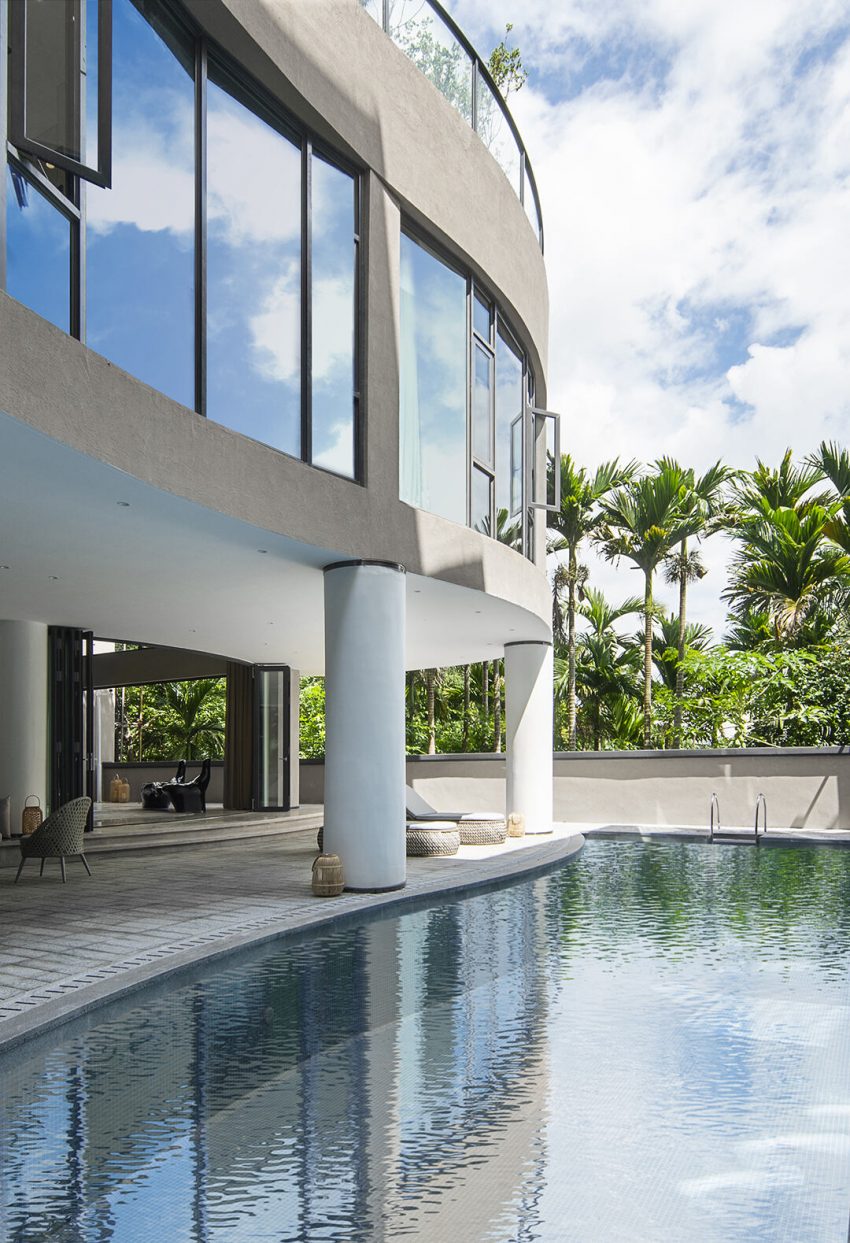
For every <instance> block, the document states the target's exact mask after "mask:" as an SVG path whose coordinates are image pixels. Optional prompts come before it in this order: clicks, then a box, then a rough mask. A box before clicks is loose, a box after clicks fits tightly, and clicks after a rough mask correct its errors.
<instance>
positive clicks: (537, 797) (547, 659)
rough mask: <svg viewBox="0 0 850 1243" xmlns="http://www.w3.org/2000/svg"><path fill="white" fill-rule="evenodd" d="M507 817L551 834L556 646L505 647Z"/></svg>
mask: <svg viewBox="0 0 850 1243" xmlns="http://www.w3.org/2000/svg"><path fill="white" fill-rule="evenodd" d="M505 717H506V725H507V812H508V815H510V814H511V813H512V812H518V813H519V814H521V815H523V816H525V827H526V832H527V833H551V831H552V745H553V743H552V645H551V643H535V642H531V643H509V644H507V645H506V646H505Z"/></svg>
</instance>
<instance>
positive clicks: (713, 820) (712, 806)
mask: <svg viewBox="0 0 850 1243" xmlns="http://www.w3.org/2000/svg"><path fill="white" fill-rule="evenodd" d="M759 817H761V833H759ZM720 833H721V829H720V800H719V799H718V797H717V795H716V794H715V793H714V792H712V795H711V801H710V802H709V805H708V840H709V841H710V842H713V841H714V839H715V838H716V837H719V836H720ZM753 833H754V836H755V843H756V845H757V846H758V844H759V842H760V841H761V839H762V838H763V837H764V836H765V835H766V834H767V799H766V798H765V797H764V795H763V794H759V796H758V798H757V799H756V815H755V821H754V823H753ZM726 840H727V841H730V840H735V839H730V838H727V839H726Z"/></svg>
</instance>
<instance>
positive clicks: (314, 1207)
mask: <svg viewBox="0 0 850 1243" xmlns="http://www.w3.org/2000/svg"><path fill="white" fill-rule="evenodd" d="M541 894H542V888H541V887H538V888H537V889H536V890H535V891H534V892H533V893H530V892H529V888H528V887H527V886H523V887H521V888H518V889H515V890H509V891H505V892H503V893H501V894H499V895H498V896H496V897H493V896H487V897H478V898H474V899H471V900H468V901H466V902H462V903H454V904H452V905H449V906H445V907H438V908H434V909H432V910H430V911H427V910H425V911H421V912H418V913H415V914H412V915H407V916H403V917H401V918H386V919H383V920H378V921H373V922H371V923H369V924H367V925H365V926H362V927H359V928H351V929H349V930H347V931H341V932H337V933H327V934H325V935H324V936H322V937H321V938H319V939H316V940H313V941H307V940H305V941H303V942H301V943H300V944H298V943H287V944H286V945H284V946H283V947H277V948H274V949H266V950H264V951H262V952H260V951H257V952H255V953H254V954H253V955H252V956H251V960H250V961H247V962H245V963H244V964H243V965H242V966H240V967H238V968H237V967H230V968H226V969H224V970H223V971H221V972H219V973H216V974H211V975H209V976H208V978H206V979H201V980H199V981H198V982H197V983H196V984H190V985H186V986H184V987H182V988H179V989H177V990H174V991H173V992H172V993H171V994H170V995H169V994H168V992H167V991H166V990H165V989H164V988H161V989H160V990H159V995H158V996H157V995H154V996H153V997H152V998H151V999H150V1000H149V1001H148V1003H147V1004H146V1005H145V1007H144V1008H143V1009H141V1008H134V1009H131V1010H129V1011H126V1010H125V1011H124V1012H123V1013H118V1014H117V1015H116V1016H115V1017H113V1018H110V1017H109V1015H108V1014H107V1015H105V1016H104V1018H103V1019H102V1020H100V1021H96V1022H95V1023H94V1024H93V1025H92V1027H91V1029H90V1030H89V1031H88V1032H87V1033H83V1032H81V1033H80V1034H79V1035H78V1036H77V1037H75V1038H74V1039H72V1040H70V1041H68V1042H67V1043H66V1044H65V1045H64V1046H63V1047H62V1049H61V1050H60V1051H55V1052H54V1051H53V1050H52V1049H51V1044H54V1043H55V1042H53V1041H50V1040H45V1041H44V1042H43V1044H42V1047H41V1050H40V1051H37V1052H36V1055H35V1056H33V1055H32V1054H29V1055H28V1056H27V1057H26V1058H25V1059H21V1061H20V1062H19V1063H18V1065H17V1067H15V1068H13V1070H12V1072H11V1073H10V1075H9V1077H8V1082H9V1090H8V1092H7V1094H6V1097H5V1100H4V1103H3V1106H2V1108H3V1115H2V1122H3V1125H4V1128H5V1130H4V1134H6V1135H8V1136H9V1140H10V1142H9V1146H8V1148H7V1152H8V1160H7V1161H6V1162H5V1163H4V1164H5V1168H4V1188H5V1191H4V1194H5V1196H6V1204H7V1219H8V1220H9V1222H10V1223H14V1222H16V1221H18V1220H21V1219H26V1220H27V1221H28V1223H29V1227H30V1229H32V1230H35V1228H36V1226H38V1227H39V1228H42V1229H43V1228H45V1226H46V1224H47V1222H48V1221H51V1220H52V1221H54V1222H55V1221H60V1220H61V1221H63V1222H65V1224H66V1228H67V1229H69V1230H71V1231H74V1230H81V1229H82V1225H83V1224H85V1225H86V1226H87V1227H88V1228H90V1229H91V1228H93V1226H94V1224H95V1223H97V1224H98V1225H99V1227H100V1228H102V1230H103V1232H104V1234H106V1233H108V1229H110V1228H111V1229H113V1230H115V1231H116V1237H122V1232H123V1237H132V1236H131V1228H132V1225H133V1223H135V1222H141V1221H143V1220H144V1214H145V1213H157V1212H162V1211H163V1210H162V1208H159V1209H158V1208H157V1207H156V1206H157V1205H159V1206H166V1205H167V1206H168V1209H167V1211H168V1214H169V1227H170V1228H173V1230H174V1234H173V1237H185V1238H188V1239H198V1240H200V1239H204V1238H225V1237H227V1238H236V1237H244V1232H245V1231H248V1230H250V1231H252V1232H253V1233H252V1235H251V1237H255V1238H260V1237H264V1234H263V1232H264V1231H268V1232H270V1233H271V1235H272V1237H285V1238H294V1237H297V1238H303V1239H311V1240H312V1239H316V1238H321V1237H325V1233H326V1232H327V1231H328V1230H329V1228H330V1227H333V1229H335V1230H336V1231H337V1233H336V1234H332V1235H331V1236H330V1237H340V1238H343V1237H344V1238H363V1239H370V1240H371V1239H380V1238H390V1237H397V1235H402V1236H403V1235H404V1234H405V1233H406V1234H408V1235H409V1236H410V1237H414V1238H419V1239H425V1240H434V1243H437V1241H438V1240H444V1239H446V1238H452V1237H460V1238H470V1239H475V1238H479V1237H480V1238H483V1237H489V1235H488V1231H493V1230H494V1229H496V1228H499V1230H500V1231H501V1232H502V1233H501V1234H500V1235H499V1237H511V1238H515V1237H526V1235H525V1234H524V1233H522V1231H525V1232H527V1233H528V1236H529V1237H533V1236H532V1235H531V1233H530V1232H531V1228H532V1227H533V1226H534V1225H535V1216H534V1214H535V1202H536V1198H537V1194H538V1191H539V1186H540V1185H541V1183H542V1180H543V1172H544V1168H545V1165H546V1161H547V1151H546V1141H545V1126H546V1110H545V1105H546V1098H547V1092H548V1074H549V1072H548V1052H547V1047H546V1035H545V1032H546V1022H545V1016H546V993H545V965H544V964H543V963H542V962H541V958H540V952H539V951H540V942H541V935H542V933H543V912H542V909H541V896H540V895H541ZM39 1082H40V1084H41V1086H40V1088H39V1093H40V1095H39V1094H34V1092H33V1084H35V1083H39ZM34 1096H35V1099H34ZM36 1165H37V1166H38V1168H39V1169H40V1171H45V1172H46V1173H47V1174H49V1179H48V1182H47V1184H46V1185H45V1184H44V1183H43V1180H42V1178H41V1177H40V1178H39V1179H38V1180H36V1179H33V1178H32V1169H33V1168H34V1166H36ZM172 1206H173V1212H174V1214H176V1215H177V1216H175V1217H174V1218H172V1217H171V1214H172ZM180 1231H183V1233H180ZM275 1231H277V1233H275ZM228 1232H229V1233H228ZM323 1232H325V1233H323Z"/></svg>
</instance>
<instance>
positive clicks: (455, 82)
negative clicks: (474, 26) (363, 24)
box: [389, 0, 472, 125]
mask: <svg viewBox="0 0 850 1243" xmlns="http://www.w3.org/2000/svg"><path fill="white" fill-rule="evenodd" d="M389 33H390V37H391V39H392V40H393V42H394V43H396V44H397V45H398V46H399V47H400V48H401V50H402V51H403V52H404V53H405V55H406V56H409V57H410V59H411V60H412V61H413V63H414V64H415V65H416V67H417V68H418V69H419V70H421V72H422V73H424V74H425V77H426V78H429V79H430V80H431V82H433V83H434V86H436V88H437V90H438V91H439V92H440V94H441V95H443V96H445V98H446V99H447V100H448V101H449V103H450V104H451V105H452V107H453V108H456V109H457V111H458V112H459V113H460V115H461V116H462V117H463V118H464V120H465V121H466V122H467V123H468V124H469V125H471V124H472V58H471V57H470V56H469V54H468V53H467V52H466V51H465V49H464V48H463V47H462V46H461V44H460V43H458V41H457V39H456V38H455V36H454V35H453V34H452V32H451V30H449V28H448V26H447V25H446V23H445V22H444V21H443V19H442V18H441V17H440V16H439V14H437V13H436V12H435V11H434V10H433V9H432V8H431V7H430V6H429V5H427V4H423V3H422V0H394V2H393V4H392V5H391V7H390V30H389Z"/></svg>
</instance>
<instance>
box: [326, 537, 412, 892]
mask: <svg viewBox="0 0 850 1243" xmlns="http://www.w3.org/2000/svg"><path fill="white" fill-rule="evenodd" d="M404 630H405V588H404V568H403V567H402V566H397V565H388V564H386V563H384V562H374V561H372V562H369V561H358V562H351V561H346V562H340V563H337V564H335V565H331V566H328V567H327V569H326V570H325V834H324V848H325V850H326V851H330V852H332V853H333V854H338V855H339V856H340V858H341V859H342V866H343V872H344V875H345V883H346V888H347V889H360V890H371V891H380V890H385V889H400V888H401V887H402V886H403V885H404V883H405V865H406V860H405V821H406V811H405V799H404V783H405V749H404Z"/></svg>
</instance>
